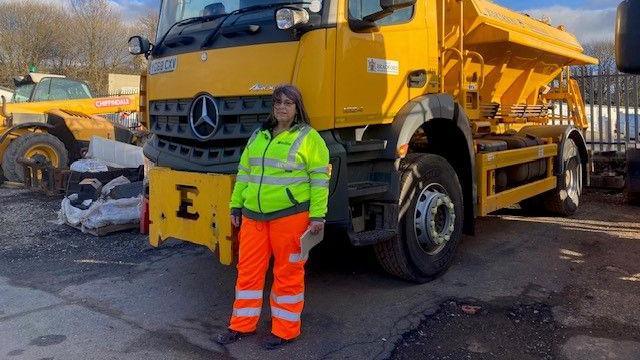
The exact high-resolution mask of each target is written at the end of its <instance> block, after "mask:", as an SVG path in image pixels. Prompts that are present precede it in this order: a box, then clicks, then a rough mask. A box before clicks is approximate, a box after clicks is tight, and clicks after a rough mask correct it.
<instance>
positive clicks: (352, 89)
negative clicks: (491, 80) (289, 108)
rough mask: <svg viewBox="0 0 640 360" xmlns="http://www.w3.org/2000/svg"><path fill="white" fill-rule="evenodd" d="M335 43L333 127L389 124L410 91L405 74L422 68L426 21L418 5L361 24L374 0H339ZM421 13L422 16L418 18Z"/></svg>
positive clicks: (371, 10)
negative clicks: (368, 25)
mask: <svg viewBox="0 0 640 360" xmlns="http://www.w3.org/2000/svg"><path fill="white" fill-rule="evenodd" d="M341 3H342V4H343V5H342V6H339V11H338V17H339V21H338V25H337V43H336V100H335V104H336V109H335V113H336V127H350V126H358V125H366V124H375V123H389V122H391V121H392V120H393V117H394V116H395V114H396V113H397V112H398V110H399V109H400V108H401V107H402V106H403V105H404V104H406V102H407V101H408V100H409V98H410V97H411V95H412V94H413V95H414V96H415V95H416V94H415V91H414V90H413V89H410V88H409V87H408V84H407V77H408V75H409V73H411V72H412V71H417V70H424V68H425V63H426V61H427V42H426V41H425V40H424V39H425V38H426V37H425V34H426V26H425V21H424V20H425V19H424V16H420V15H419V13H420V12H419V11H418V8H419V7H420V5H413V6H411V7H408V8H404V9H401V10H398V11H396V12H394V13H393V14H391V15H389V16H387V17H385V18H382V19H380V20H378V21H376V22H375V24H376V25H377V28H369V29H365V28H362V27H359V26H358V25H359V24H360V25H362V24H363V21H362V19H363V18H364V17H365V16H367V15H370V14H373V13H376V12H378V11H380V10H381V8H380V4H379V0H344V2H341ZM420 18H422V19H423V21H419V19H420Z"/></svg>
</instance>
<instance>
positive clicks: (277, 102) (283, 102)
mask: <svg viewBox="0 0 640 360" xmlns="http://www.w3.org/2000/svg"><path fill="white" fill-rule="evenodd" d="M295 104H296V103H295V102H293V101H291V100H280V99H277V100H274V101H273V106H278V105H285V106H293V105H295Z"/></svg>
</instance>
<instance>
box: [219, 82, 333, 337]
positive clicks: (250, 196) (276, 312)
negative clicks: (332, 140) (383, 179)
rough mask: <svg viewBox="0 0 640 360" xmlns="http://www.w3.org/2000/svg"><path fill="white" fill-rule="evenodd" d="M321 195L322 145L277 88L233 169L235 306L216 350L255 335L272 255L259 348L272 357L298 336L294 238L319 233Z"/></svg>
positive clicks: (299, 295) (325, 182)
mask: <svg viewBox="0 0 640 360" xmlns="http://www.w3.org/2000/svg"><path fill="white" fill-rule="evenodd" d="M328 188H329V150H328V149H327V145H326V144H325V142H324V140H323V139H322V137H320V134H318V132H317V131H315V130H314V129H313V128H311V126H310V125H309V122H308V117H307V114H306V112H305V109H304V106H303V104H302V95H301V94H300V91H298V89H296V88H295V87H293V86H290V85H282V86H278V87H277V88H276V89H275V90H274V92H273V110H272V113H271V116H270V117H269V120H268V121H267V122H266V123H265V124H264V125H263V126H262V127H261V128H260V129H258V130H256V132H255V133H254V134H253V135H252V136H251V138H250V139H249V142H248V143H247V147H246V148H245V149H244V151H243V153H242V156H241V158H240V164H239V165H238V176H237V178H236V183H235V186H234V189H233V194H232V196H231V206H230V207H231V223H232V224H233V226H235V227H240V235H239V241H240V251H239V259H238V279H237V282H236V299H235V302H234V304H233V314H232V316H231V321H230V324H229V329H228V331H227V332H226V333H223V334H220V335H218V337H217V339H216V340H217V342H219V343H221V344H229V343H232V342H235V341H237V340H239V339H240V338H241V337H242V336H243V335H247V334H251V333H254V332H255V330H256V326H257V324H258V320H259V316H260V310H261V308H262V297H263V287H264V278H265V274H266V272H267V269H268V267H269V260H270V258H271V256H272V255H273V257H274V265H273V276H274V281H273V287H272V289H271V296H270V303H271V318H272V322H271V336H270V337H269V339H268V340H267V341H266V342H265V344H264V345H265V347H266V348H267V349H275V348H277V347H279V346H281V345H284V344H286V343H288V342H290V341H292V340H294V339H295V338H296V337H298V335H300V326H301V323H300V315H301V313H302V307H303V303H304V264H305V261H306V259H304V258H303V257H302V256H301V254H300V236H301V235H302V234H303V233H304V232H305V231H306V230H307V229H309V231H310V232H312V233H314V234H318V233H319V232H321V231H323V229H324V216H325V214H326V212H327V198H328V194H329V189H328Z"/></svg>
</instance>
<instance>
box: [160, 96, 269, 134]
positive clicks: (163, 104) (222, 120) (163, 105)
mask: <svg viewBox="0 0 640 360" xmlns="http://www.w3.org/2000/svg"><path fill="white" fill-rule="evenodd" d="M215 101H216V105H217V106H218V111H219V115H218V116H219V118H218V130H217V131H216V134H215V135H214V136H213V137H212V138H211V140H227V139H244V138H248V137H249V136H251V134H252V133H253V131H254V130H255V129H256V128H257V127H258V126H259V125H260V123H261V122H263V121H265V120H266V119H267V117H268V116H269V113H270V111H271V106H272V100H271V96H252V97H229V98H215ZM191 102H192V99H184V100H161V101H151V102H150V104H149V122H150V124H149V125H150V130H151V132H152V133H154V134H156V135H158V136H161V137H175V138H182V139H192V140H196V141H199V140H197V139H198V138H197V137H196V136H195V134H194V133H193V131H192V130H191V126H189V110H190V109H191Z"/></svg>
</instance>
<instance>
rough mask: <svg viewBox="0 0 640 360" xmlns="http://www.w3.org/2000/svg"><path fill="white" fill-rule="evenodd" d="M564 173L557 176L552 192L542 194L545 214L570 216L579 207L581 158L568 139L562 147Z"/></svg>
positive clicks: (571, 141) (581, 182) (575, 146)
mask: <svg viewBox="0 0 640 360" xmlns="http://www.w3.org/2000/svg"><path fill="white" fill-rule="evenodd" d="M562 163H563V164H564V171H563V172H562V174H561V175H559V176H558V185H557V186H556V188H555V189H554V190H552V191H549V192H547V193H545V194H543V198H542V201H543V206H544V209H545V210H546V211H547V212H550V213H553V214H556V215H561V216H571V215H573V214H575V212H576V211H577V210H578V206H579V205H580V196H581V195H582V186H583V178H582V175H583V173H582V170H583V169H582V167H583V164H582V158H581V156H580V151H579V149H578V146H577V145H576V143H575V141H573V139H571V138H568V139H567V140H566V141H565V143H564V146H563V147H562Z"/></svg>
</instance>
